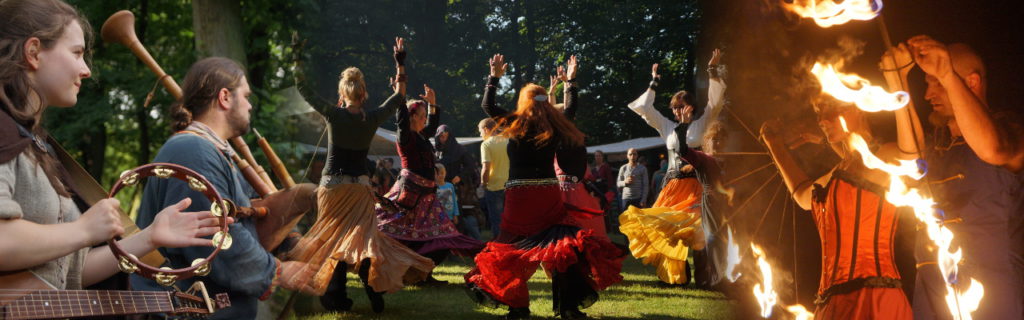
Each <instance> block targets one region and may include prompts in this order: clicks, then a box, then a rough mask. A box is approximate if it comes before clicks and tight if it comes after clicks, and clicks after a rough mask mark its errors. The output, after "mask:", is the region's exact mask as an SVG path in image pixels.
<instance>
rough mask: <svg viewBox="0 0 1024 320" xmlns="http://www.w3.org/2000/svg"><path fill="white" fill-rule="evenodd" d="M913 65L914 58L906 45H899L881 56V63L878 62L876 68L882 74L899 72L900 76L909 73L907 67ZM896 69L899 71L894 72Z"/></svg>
mask: <svg viewBox="0 0 1024 320" xmlns="http://www.w3.org/2000/svg"><path fill="white" fill-rule="evenodd" d="M913 64H914V57H913V55H912V54H911V53H910V48H909V47H908V46H907V44H906V43H900V44H899V45H898V46H895V47H892V48H890V49H889V50H886V51H885V53H884V54H882V61H879V62H878V68H880V69H882V71H884V72H892V71H899V72H900V74H902V75H905V74H907V73H909V72H910V68H909V67H911V66H913ZM897 68H899V70H896V69H897Z"/></svg>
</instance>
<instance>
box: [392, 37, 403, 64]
mask: <svg viewBox="0 0 1024 320" xmlns="http://www.w3.org/2000/svg"><path fill="white" fill-rule="evenodd" d="M391 49H392V50H393V51H394V56H395V63H397V64H398V65H399V66H404V65H405V55H406V53H405V39H402V37H395V45H394V46H393V47H391Z"/></svg>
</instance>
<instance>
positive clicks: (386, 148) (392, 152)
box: [295, 128, 483, 157]
mask: <svg viewBox="0 0 1024 320" xmlns="http://www.w3.org/2000/svg"><path fill="white" fill-rule="evenodd" d="M481 140H483V138H480V137H458V138H455V141H458V142H459V144H461V145H467V144H473V143H477V142H480V141H481ZM396 142H398V133H397V132H394V131H391V130H388V129H384V128H377V134H376V135H374V136H373V141H371V142H370V152H369V155H371V156H378V157H379V156H398V149H397V146H395V143H396ZM295 144H296V147H298V148H300V149H301V150H302V152H303V153H311V152H316V153H325V154H326V153H327V148H326V145H327V142H326V140H325V141H323V142H321V146H320V147H317V146H314V145H312V144H307V143H295Z"/></svg>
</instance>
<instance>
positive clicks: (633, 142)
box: [587, 137, 665, 154]
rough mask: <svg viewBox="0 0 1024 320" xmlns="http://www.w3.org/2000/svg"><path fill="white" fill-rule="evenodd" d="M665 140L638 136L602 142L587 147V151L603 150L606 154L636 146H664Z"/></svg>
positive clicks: (637, 147) (652, 147)
mask: <svg viewBox="0 0 1024 320" xmlns="http://www.w3.org/2000/svg"><path fill="white" fill-rule="evenodd" d="M664 147H665V140H662V139H661V137H647V138H636V139H629V140H625V141H619V142H614V143H609V144H602V145H599V146H590V147H587V153H594V151H598V150H601V152H603V153H604V154H615V153H626V151H628V150H629V148H636V150H638V151H643V150H648V149H654V148H664Z"/></svg>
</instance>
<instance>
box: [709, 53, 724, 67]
mask: <svg viewBox="0 0 1024 320" xmlns="http://www.w3.org/2000/svg"><path fill="white" fill-rule="evenodd" d="M721 60H722V49H715V51H712V52H711V60H709V61H708V66H709V67H711V66H716V65H718V62H720V61H721Z"/></svg>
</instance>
